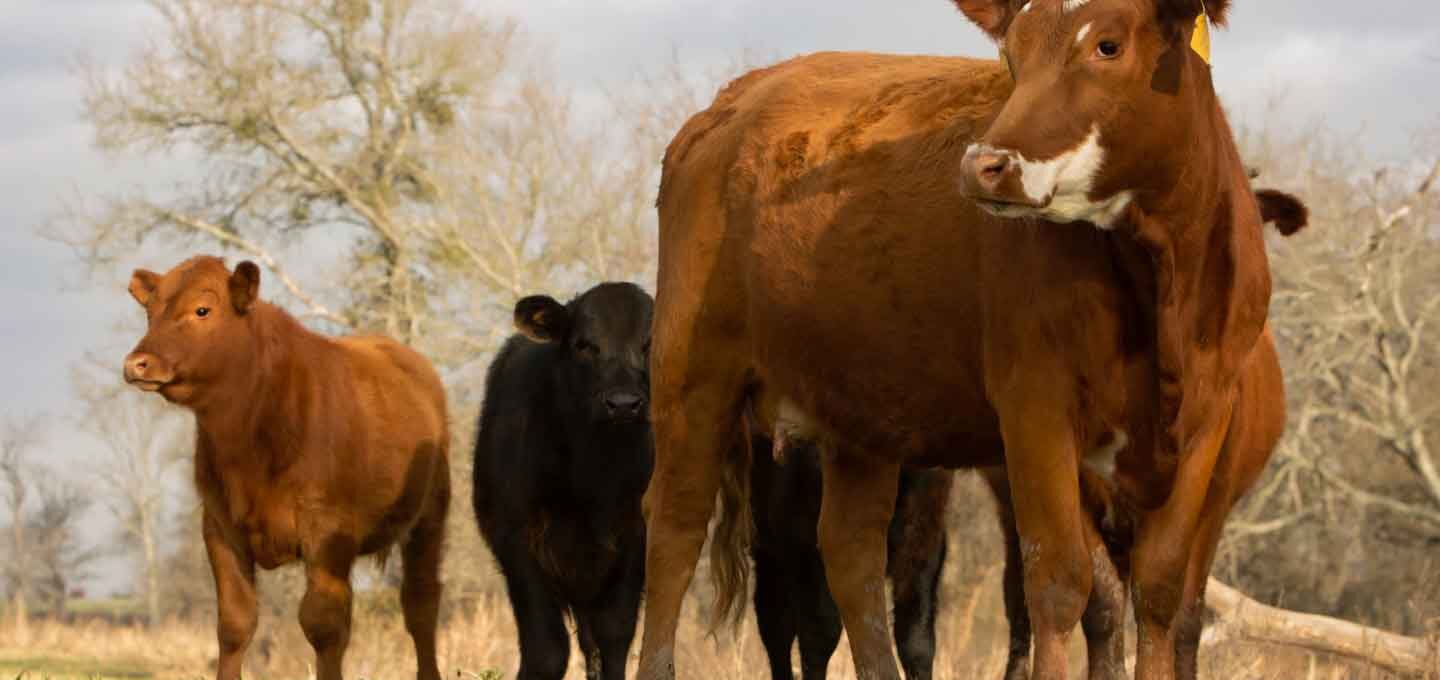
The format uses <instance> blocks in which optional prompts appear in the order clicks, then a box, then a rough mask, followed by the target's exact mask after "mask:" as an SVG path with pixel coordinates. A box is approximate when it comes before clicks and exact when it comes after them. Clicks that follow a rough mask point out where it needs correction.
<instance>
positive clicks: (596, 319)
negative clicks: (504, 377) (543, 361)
mask: <svg viewBox="0 0 1440 680" xmlns="http://www.w3.org/2000/svg"><path fill="white" fill-rule="evenodd" d="M653 308H654V301H653V300H652V299H651V297H650V295H649V294H648V293H646V292H645V291H644V290H642V289H641V288H640V287H639V286H636V285H634V284H629V283H602V284H600V285H598V286H595V287H594V288H591V289H590V290H588V291H586V292H585V293H584V294H582V295H580V296H579V297H577V298H575V299H574V300H571V301H570V304H568V305H562V304H560V303H559V302H556V301H555V299H554V298H552V297H550V296H548V295H532V296H530V297H526V298H523V299H521V300H520V301H519V302H517V303H515V327H516V328H517V329H519V330H520V332H521V333H523V334H525V336H526V337H529V338H530V339H531V340H534V341H536V342H545V343H556V344H557V348H556V350H557V352H559V357H560V359H559V361H558V362H557V366H556V375H555V378H556V380H557V382H558V385H557V386H558V388H559V389H560V390H561V391H562V394H563V395H565V396H566V397H567V399H566V401H568V402H570V403H573V404H575V405H576V406H577V407H579V408H582V409H584V412H585V413H586V415H587V416H588V420H589V421H591V422H612V423H638V422H643V421H644V420H645V419H646V413H647V402H648V401H649V394H650V382H649V374H648V372H647V356H646V355H648V354H649V351H650V319H651V314H652V311H653Z"/></svg>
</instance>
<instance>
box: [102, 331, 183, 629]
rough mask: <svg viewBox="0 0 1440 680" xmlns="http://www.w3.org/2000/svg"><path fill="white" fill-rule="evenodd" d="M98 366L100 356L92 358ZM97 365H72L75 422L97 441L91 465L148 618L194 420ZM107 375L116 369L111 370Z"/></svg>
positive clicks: (155, 606) (156, 613)
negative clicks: (136, 570) (136, 571)
mask: <svg viewBox="0 0 1440 680" xmlns="http://www.w3.org/2000/svg"><path fill="white" fill-rule="evenodd" d="M92 363H94V364H96V365H97V369H98V368H99V364H100V363H101V362H99V361H96V360H93V359H92ZM97 373H98V374H99V375H104V373H103V372H100V371H98V370H97V371H87V370H84V369H77V370H76V372H75V376H74V383H75V392H76V394H77V396H78V397H79V398H80V400H81V402H82V403H83V404H84V405H85V410H84V412H83V414H82V415H81V416H80V418H79V421H80V423H79V424H80V426H81V428H82V429H84V430H86V431H88V432H90V433H91V434H92V435H94V436H95V438H96V439H97V440H98V441H100V442H101V444H102V446H103V448H102V449H101V452H102V455H103V458H102V459H100V460H96V461H95V465H94V468H93V469H94V470H95V471H96V472H95V476H96V481H97V482H98V484H99V488H100V491H101V493H100V496H101V498H103V499H104V503H105V504H106V506H108V507H109V508H110V510H111V511H112V512H113V514H114V516H115V518H116V520H117V521H118V522H119V524H120V526H119V528H120V530H121V532H122V536H123V538H124V539H125V540H124V541H123V549H124V551H125V552H128V553H132V554H134V555H135V556H136V557H137V558H138V561H139V563H140V583H139V585H140V588H139V591H140V592H141V593H142V594H143V595H144V597H145V614H146V620H147V621H148V622H150V623H151V624H154V623H155V622H157V621H159V620H160V614H161V610H160V592H161V583H160V579H161V573H160V567H161V558H162V551H161V545H160V543H161V537H162V535H163V529H164V525H165V521H166V518H167V516H168V515H169V505H170V504H169V503H167V500H169V499H170V498H171V493H170V491H171V490H170V488H169V487H170V485H172V484H173V483H174V482H175V481H176V480H175V475H174V471H175V468H176V467H177V465H178V464H179V463H181V462H183V461H184V460H185V456H186V454H188V453H189V451H190V441H191V440H192V439H193V437H194V435H193V434H192V433H191V432H190V429H191V427H192V421H191V419H189V418H186V417H184V416H183V414H182V413H180V412H179V411H178V410H177V409H175V408H173V407H171V406H168V405H167V404H165V402H164V401H162V400H160V399H156V398H154V396H153V395H146V394H140V393H138V392H136V391H134V390H132V389H130V388H129V387H127V386H125V385H123V384H121V383H119V381H116V380H114V379H113V377H112V378H111V379H110V380H103V379H101V378H99V377H98V375H97ZM108 373H109V375H111V376H113V374H114V371H109V372H108Z"/></svg>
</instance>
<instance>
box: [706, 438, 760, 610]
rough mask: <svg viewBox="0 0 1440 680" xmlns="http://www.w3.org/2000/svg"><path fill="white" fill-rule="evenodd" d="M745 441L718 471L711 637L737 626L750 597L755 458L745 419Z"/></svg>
mask: <svg viewBox="0 0 1440 680" xmlns="http://www.w3.org/2000/svg"><path fill="white" fill-rule="evenodd" d="M741 420H742V421H743V422H744V426H743V428H742V430H743V434H744V441H742V442H737V443H736V444H737V445H735V446H732V447H731V450H730V455H728V456H725V457H724V462H723V463H722V464H721V469H720V520H719V522H718V523H717V524H716V525H715V534H714V536H712V537H711V539H710V573H711V576H712V581H713V584H714V588H715V596H714V600H713V602H712V609H711V611H712V612H713V615H712V616H711V618H710V632H711V633H712V634H713V633H714V632H715V631H716V630H718V629H719V628H720V626H721V625H722V624H725V623H728V624H730V625H732V626H739V625H740V619H741V615H742V614H743V613H744V612H745V606H744V602H745V598H746V597H747V596H748V595H749V594H750V541H751V539H752V538H753V535H754V531H755V523H754V519H753V518H752V517H751V515H750V465H751V461H752V460H753V457H754V455H755V454H754V451H753V450H752V448H753V446H752V444H751V437H750V427H751V425H750V422H749V419H748V418H742V419H741Z"/></svg>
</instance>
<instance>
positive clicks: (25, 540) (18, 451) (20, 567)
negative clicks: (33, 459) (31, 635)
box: [0, 420, 39, 637]
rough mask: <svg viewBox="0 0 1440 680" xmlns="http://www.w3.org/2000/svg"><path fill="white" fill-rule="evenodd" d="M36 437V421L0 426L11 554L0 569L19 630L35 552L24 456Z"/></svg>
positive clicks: (0, 477) (0, 473)
mask: <svg viewBox="0 0 1440 680" xmlns="http://www.w3.org/2000/svg"><path fill="white" fill-rule="evenodd" d="M38 441H39V421H36V420H31V421H27V422H7V423H5V424H4V429H3V430H0V484H3V485H4V486H3V487H0V494H3V495H4V499H5V509H6V511H7V514H6V520H7V521H8V522H9V523H10V525H9V526H8V527H7V529H8V531H6V532H5V537H6V539H8V540H7V542H8V543H9V545H8V546H7V547H8V551H7V552H8V553H9V555H10V557H8V558H7V559H5V560H0V573H3V574H4V576H5V582H6V584H7V585H8V586H9V589H10V611H12V612H13V613H14V616H15V624H16V627H17V629H18V630H20V631H22V637H23V631H24V630H25V627H26V625H27V623H28V622H29V617H30V610H29V602H28V599H27V598H28V597H29V596H30V594H31V591H32V590H33V588H34V585H33V582H32V580H33V576H34V572H33V568H32V564H31V563H32V562H33V561H34V559H35V556H34V555H33V554H32V553H31V552H30V550H29V546H30V536H29V534H28V533H27V531H26V530H27V529H28V526H27V522H26V521H25V517H26V502H27V501H28V500H29V498H30V495H31V486H32V484H33V483H34V479H33V474H32V471H31V469H30V461H29V460H28V459H27V457H26V456H27V454H28V453H29V450H30V449H31V448H32V447H34V446H35V444H36V443H38Z"/></svg>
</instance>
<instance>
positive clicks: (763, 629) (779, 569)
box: [752, 550, 795, 680]
mask: <svg viewBox="0 0 1440 680" xmlns="http://www.w3.org/2000/svg"><path fill="white" fill-rule="evenodd" d="M752 555H753V556H754V558H755V598H754V601H755V626H756V628H759V629H760V642H761V643H762V644H764V645H765V655H766V657H767V658H769V660H770V678H771V680H794V678H795V672H794V670H793V669H792V668H791V667H790V648H791V647H792V646H793V645H794V644H795V621H794V616H793V613H792V612H791V610H790V606H789V595H788V594H787V592H786V591H787V590H788V586H789V584H788V583H787V577H786V573H785V564H784V562H783V561H782V559H781V558H780V557H778V556H775V555H771V554H770V552H769V551H766V550H756V551H754V552H753V553H752Z"/></svg>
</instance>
